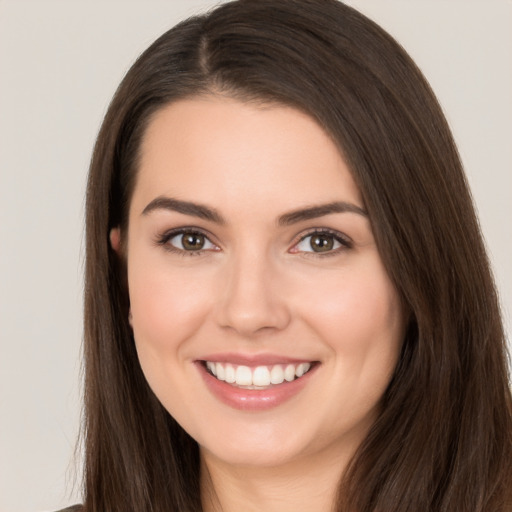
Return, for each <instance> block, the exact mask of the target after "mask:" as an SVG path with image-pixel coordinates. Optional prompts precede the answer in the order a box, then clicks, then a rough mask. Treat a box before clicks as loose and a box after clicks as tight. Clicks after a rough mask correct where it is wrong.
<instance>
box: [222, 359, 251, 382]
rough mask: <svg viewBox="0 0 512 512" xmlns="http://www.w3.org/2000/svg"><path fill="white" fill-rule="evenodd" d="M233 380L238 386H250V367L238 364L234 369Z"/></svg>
mask: <svg viewBox="0 0 512 512" xmlns="http://www.w3.org/2000/svg"><path fill="white" fill-rule="evenodd" d="M217 364H220V363H217ZM217 378H218V377H217ZM235 382H236V384H237V385H238V386H252V372H251V369H250V368H249V367H248V366H239V367H238V368H237V369H236V373H235Z"/></svg>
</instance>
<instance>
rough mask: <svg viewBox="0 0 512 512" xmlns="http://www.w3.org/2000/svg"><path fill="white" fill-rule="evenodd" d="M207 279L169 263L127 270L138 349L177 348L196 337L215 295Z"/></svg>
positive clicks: (135, 264) (137, 266) (163, 350)
mask: <svg viewBox="0 0 512 512" xmlns="http://www.w3.org/2000/svg"><path fill="white" fill-rule="evenodd" d="M208 282H209V281H208V280H206V279H203V278H201V276H200V275H195V276H193V277H191V276H188V275H187V273H184V272H180V271H179V269H173V268H171V267H169V266H166V265H163V266H159V265H158V264H153V265H151V264H150V265H144V267H143V268H142V269H141V268H140V266H139V265H137V260H136V259H135V258H134V262H133V264H132V265H131V267H129V269H128V285H129V295H130V309H131V314H132V327H133V331H134V336H135V340H136V343H137V347H138V349H143V348H150V349H152V350H156V351H158V352H160V351H162V352H165V351H168V350H173V351H174V350H176V348H177V346H179V345H180V343H181V341H183V340H186V339H188V338H190V337H191V336H193V334H194V333H195V331H196V330H197V329H198V328H199V327H200V326H201V325H202V323H203V322H202V321H203V319H204V317H205V316H206V315H207V314H208V311H209V309H210V303H211V300H212V296H214V294H213V292H212V290H211V289H210V288H211V287H210V286H209V285H208Z"/></svg>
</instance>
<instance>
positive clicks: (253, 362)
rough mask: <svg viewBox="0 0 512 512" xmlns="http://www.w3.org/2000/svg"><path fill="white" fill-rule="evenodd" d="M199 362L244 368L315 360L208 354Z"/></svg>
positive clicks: (260, 355)
mask: <svg viewBox="0 0 512 512" xmlns="http://www.w3.org/2000/svg"><path fill="white" fill-rule="evenodd" d="M198 361H211V362H212V363H231V364H234V365H239V366H241V365H243V366H267V365H269V366H270V365H274V364H281V363H282V364H300V363H311V362H312V361H313V359H307V358H297V357H289V356H282V355H279V354H269V353H267V354H238V353H233V352H225V353H215V354H208V355H206V356H204V357H201V358H200V359H198Z"/></svg>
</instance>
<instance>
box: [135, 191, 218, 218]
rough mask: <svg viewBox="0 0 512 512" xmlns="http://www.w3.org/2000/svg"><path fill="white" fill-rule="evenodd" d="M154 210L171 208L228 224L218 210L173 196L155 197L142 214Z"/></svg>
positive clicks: (174, 210)
mask: <svg viewBox="0 0 512 512" xmlns="http://www.w3.org/2000/svg"><path fill="white" fill-rule="evenodd" d="M154 210H171V211H173V212H178V213H183V214H184V215H191V216H193V217H198V218H200V219H203V220H208V221H210V222H215V223H216V224H226V221H225V220H224V218H223V217H222V215H221V214H220V213H219V212H218V211H217V210H215V209H213V208H210V207H208V206H205V205H202V204H199V203H192V202H190V201H180V200H179V199H174V198H172V197H165V196H159V197H157V198H155V199H153V201H151V202H150V203H149V204H148V205H147V206H146V207H145V208H144V210H142V215H147V214H148V213H150V212H152V211H154Z"/></svg>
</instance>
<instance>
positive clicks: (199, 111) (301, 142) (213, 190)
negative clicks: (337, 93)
mask: <svg viewBox="0 0 512 512" xmlns="http://www.w3.org/2000/svg"><path fill="white" fill-rule="evenodd" d="M140 157H141V158H140V167H139V175H138V178H137V184H136V187H135V193H134V198H133V200H134V202H136V201H141V204H139V205H136V207H137V208H144V206H145V204H143V203H144V202H146V203H147V202H149V201H150V200H152V199H154V197H157V196H159V195H170V196H172V197H177V198H179V199H191V198H193V199H194V200H196V201H198V202H203V203H206V204H208V203H211V202H212V201H214V202H216V203H217V206H218V205H219V204H222V205H223V206H225V207H226V208H228V207H229V206H233V207H235V208H242V207H243V206H245V205H246V204H247V202H250V203H258V204H260V205H261V204H262V203H267V207H270V204H268V203H269V202H270V201H278V204H279V205H280V206H282V208H283V209H287V208H295V207H297V206H301V203H303V204H311V203H319V202H325V201H337V200H346V201H352V202H354V203H356V204H359V205H362V201H361V198H360V194H359V191H358V189H357V187H356V185H355V183H354V181H353V179H352V176H351V173H350V171H349V169H348V167H347V165H346V163H345V162H344V160H343V158H342V155H341V153H340V151H339V150H338V148H337V147H336V145H335V144H334V142H333V141H332V140H331V138H330V137H329V136H328V135H327V134H326V132H325V131H324V130H323V129H322V128H321V127H320V126H319V125H318V124H317V123H316V121H315V120H314V119H312V118H311V117H310V116H308V115H306V114H304V113H303V112H301V111H299V110H297V109H294V108H291V107H288V106H282V105H272V106H259V105H253V104H247V103H243V102H240V101H238V100H233V99H229V98H219V97H216V96H211V97H210V96H207V97H198V98H191V99H185V100H180V101H177V102H175V103H172V104H170V105H167V106H166V107H164V108H162V109H161V110H160V111H158V112H157V113H156V114H155V116H154V117H153V118H152V120H151V122H150V123H149V125H148V128H147V130H146V133H145V136H144V138H143V142H142V145H141V155H140Z"/></svg>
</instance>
